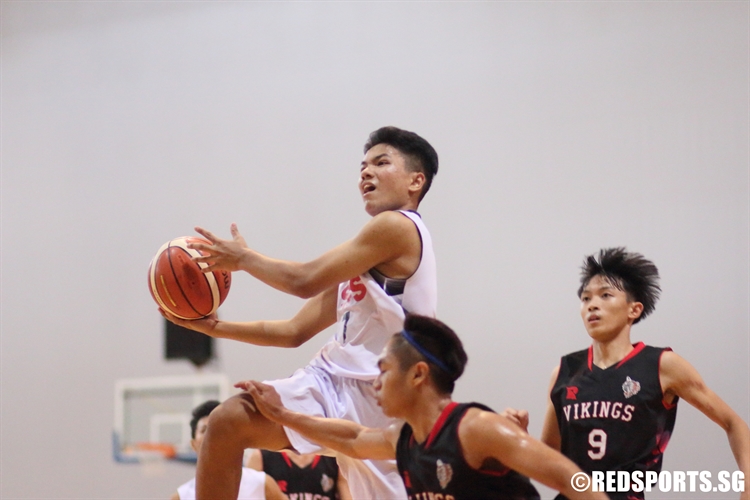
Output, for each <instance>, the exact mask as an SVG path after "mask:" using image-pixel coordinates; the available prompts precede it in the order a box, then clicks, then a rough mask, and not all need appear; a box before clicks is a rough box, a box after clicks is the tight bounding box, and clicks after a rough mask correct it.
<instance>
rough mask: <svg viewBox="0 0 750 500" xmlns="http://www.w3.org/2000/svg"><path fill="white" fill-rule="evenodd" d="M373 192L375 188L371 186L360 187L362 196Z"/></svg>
mask: <svg viewBox="0 0 750 500" xmlns="http://www.w3.org/2000/svg"><path fill="white" fill-rule="evenodd" d="M373 191H375V186H374V185H373V184H364V185H362V194H367V193H372V192H373Z"/></svg>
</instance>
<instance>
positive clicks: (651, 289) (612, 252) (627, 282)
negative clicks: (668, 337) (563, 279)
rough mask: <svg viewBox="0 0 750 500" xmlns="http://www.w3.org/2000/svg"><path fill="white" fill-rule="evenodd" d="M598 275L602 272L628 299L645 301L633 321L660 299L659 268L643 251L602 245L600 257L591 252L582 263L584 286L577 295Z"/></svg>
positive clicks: (638, 318) (582, 285)
mask: <svg viewBox="0 0 750 500" xmlns="http://www.w3.org/2000/svg"><path fill="white" fill-rule="evenodd" d="M595 276H602V277H604V278H605V279H606V280H607V281H609V283H610V284H612V286H614V287H616V288H617V289H618V290H622V291H623V292H625V293H626V294H627V295H628V300H630V301H632V302H640V303H641V304H643V312H642V313H641V315H640V316H639V317H637V318H636V319H635V320H634V321H633V324H635V323H638V322H639V321H640V320H642V319H643V318H645V317H646V316H648V315H649V314H651V313H652V312H653V311H654V309H655V308H656V301H657V300H659V294H660V293H661V287H660V286H659V270H658V269H657V268H656V266H655V265H654V263H653V262H651V261H650V260H648V259H646V258H645V257H644V256H643V255H641V254H639V253H635V252H628V251H627V250H626V249H625V247H616V248H602V249H601V250H599V255H598V258H597V257H596V256H595V255H589V256H587V257H586V258H585V259H584V260H583V265H582V266H581V286H580V287H579V288H578V297H579V298H580V297H581V294H582V293H583V289H584V288H586V286H587V285H588V284H589V282H590V281H591V280H592V279H593V278H594V277H595Z"/></svg>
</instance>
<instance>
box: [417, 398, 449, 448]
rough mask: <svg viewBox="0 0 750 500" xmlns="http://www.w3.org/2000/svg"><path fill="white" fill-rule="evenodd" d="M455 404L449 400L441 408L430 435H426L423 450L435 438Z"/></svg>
mask: <svg viewBox="0 0 750 500" xmlns="http://www.w3.org/2000/svg"><path fill="white" fill-rule="evenodd" d="M456 406H458V403H456V402H455V401H451V402H450V403H448V406H446V407H445V408H443V411H442V412H441V413H440V416H439V417H438V419H437V421H435V425H433V426H432V430H431V431H430V435H429V436H427V441H425V443H424V449H425V450H426V449H427V448H429V447H430V444H432V442H433V441H434V440H435V438H436V437H437V435H438V433H439V432H440V429H442V428H443V425H444V424H445V421H446V420H447V419H448V416H449V415H450V414H451V412H452V411H453V409H454V408H455V407H456ZM412 435H413V434H412Z"/></svg>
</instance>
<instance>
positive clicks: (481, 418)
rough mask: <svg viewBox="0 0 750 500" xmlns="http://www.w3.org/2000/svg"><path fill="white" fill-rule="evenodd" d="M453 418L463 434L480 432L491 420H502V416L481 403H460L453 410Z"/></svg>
mask: <svg viewBox="0 0 750 500" xmlns="http://www.w3.org/2000/svg"><path fill="white" fill-rule="evenodd" d="M453 414H454V415H455V420H456V421H457V422H458V424H459V429H460V432H461V433H462V434H464V435H471V434H474V433H477V432H478V433H481V432H483V429H485V428H486V426H488V425H493V422H497V421H502V420H503V419H504V418H505V417H502V416H501V415H499V414H498V413H496V412H495V410H493V409H492V408H490V407H489V406H486V405H483V404H481V403H462V404H459V405H457V406H456V408H455V409H454V410H453ZM498 417H500V418H499V419H498Z"/></svg>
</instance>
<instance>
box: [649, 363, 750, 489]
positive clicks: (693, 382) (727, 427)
mask: <svg viewBox="0 0 750 500" xmlns="http://www.w3.org/2000/svg"><path fill="white" fill-rule="evenodd" d="M659 379H660V381H661V387H662V392H663V393H664V397H665V398H673V397H674V396H679V397H681V398H682V399H684V400H685V401H687V402H688V403H690V404H691V405H693V406H694V407H695V408H697V409H698V410H700V411H701V412H703V414H704V415H706V416H707V417H708V418H710V419H711V420H713V421H714V422H716V423H717V424H719V426H720V427H721V428H722V429H724V431H725V432H726V433H727V439H728V440H729V446H730V448H731V449H732V453H733V454H734V459H735V460H736V461H737V466H738V467H739V469H740V470H741V471H742V472H743V473H744V474H745V491H744V493H742V495H741V496H740V498H743V499H750V491H748V490H749V489H750V428H748V426H747V423H745V421H744V420H742V418H740V416H739V415H737V413H736V412H735V411H734V410H733V409H732V408H730V407H729V405H728V404H726V403H725V402H724V400H722V399H721V398H720V397H719V396H717V395H716V393H715V392H714V391H712V390H711V389H709V388H708V387H707V386H706V384H705V382H704V381H703V379H702V378H701V376H700V374H699V373H698V371H697V370H696V369H695V368H694V367H693V366H692V365H691V364H690V363H688V362H687V361H686V360H685V359H683V358H682V357H681V356H679V355H678V354H675V353H674V352H672V351H664V353H662V355H661V362H660V364H659ZM666 402H667V403H669V402H671V401H669V400H667V401H666Z"/></svg>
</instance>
